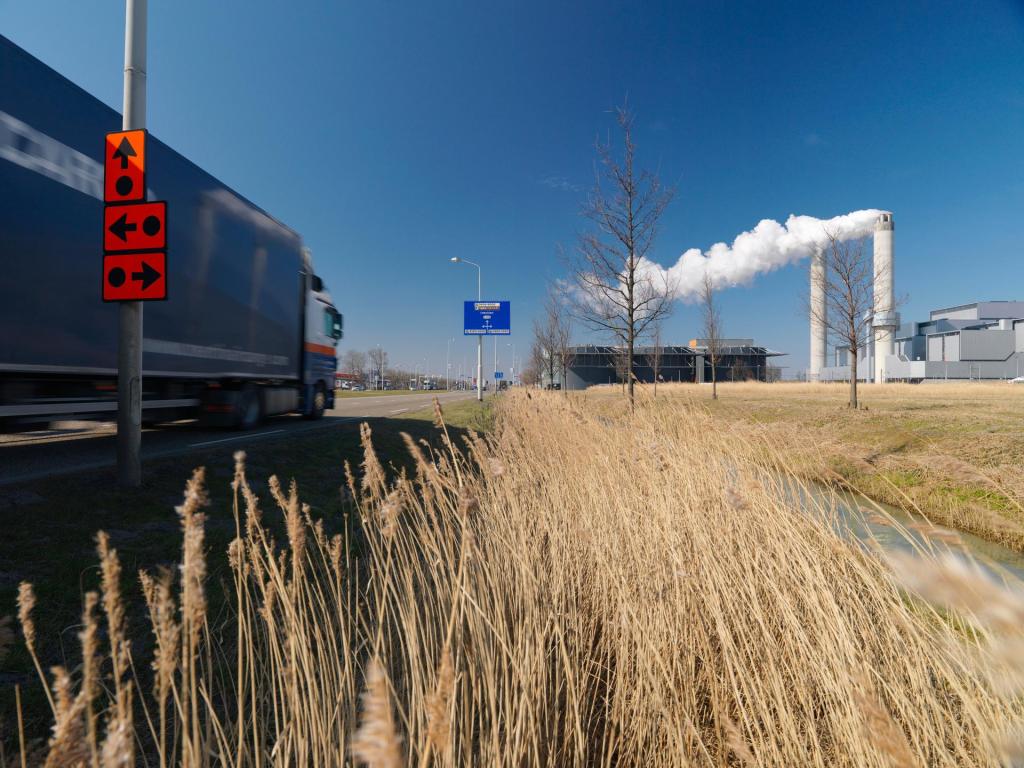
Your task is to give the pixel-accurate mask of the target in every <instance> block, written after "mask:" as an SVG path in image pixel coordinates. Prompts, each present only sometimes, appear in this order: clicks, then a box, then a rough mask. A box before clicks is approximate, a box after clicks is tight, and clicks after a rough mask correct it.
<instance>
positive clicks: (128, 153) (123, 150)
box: [111, 136, 135, 170]
mask: <svg viewBox="0 0 1024 768" xmlns="http://www.w3.org/2000/svg"><path fill="white" fill-rule="evenodd" d="M111 157H112V158H113V159H114V160H117V159H118V158H120V160H121V170H125V169H126V168H128V158H129V157H135V147H133V146H132V143H131V142H130V141H128V137H127V136H122V137H121V143H120V144H118V145H117V149H115V150H114V154H113V155H112V156H111Z"/></svg>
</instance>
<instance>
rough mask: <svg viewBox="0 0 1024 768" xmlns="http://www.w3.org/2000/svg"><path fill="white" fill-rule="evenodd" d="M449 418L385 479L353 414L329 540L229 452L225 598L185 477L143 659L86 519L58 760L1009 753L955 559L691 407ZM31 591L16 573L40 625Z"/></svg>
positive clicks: (520, 411) (705, 760)
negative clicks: (818, 504) (805, 496)
mask: <svg viewBox="0 0 1024 768" xmlns="http://www.w3.org/2000/svg"><path fill="white" fill-rule="evenodd" d="M438 416H439V429H440V433H439V435H440V437H439V443H438V447H437V449H436V450H434V449H431V448H430V447H429V446H426V445H424V444H419V443H416V442H414V441H413V440H412V439H411V438H409V439H407V440H406V443H407V446H406V447H407V449H408V451H409V452H410V454H411V455H412V457H413V459H414V461H415V470H414V471H413V472H411V473H409V474H408V475H401V476H399V477H398V478H397V479H395V480H393V481H389V480H388V476H387V472H386V469H385V466H384V464H383V463H382V461H381V459H380V458H379V457H378V456H377V455H376V453H375V451H374V448H373V444H372V436H371V434H370V431H369V429H368V428H367V427H366V426H365V425H364V426H363V432H362V437H363V445H364V452H365V455H364V461H363V463H362V466H361V467H359V468H356V469H353V468H349V467H346V476H347V481H346V483H347V486H348V489H347V494H348V495H350V496H351V497H352V498H353V499H354V500H355V501H354V504H353V507H352V519H351V520H350V521H349V524H347V525H344V526H342V530H343V531H344V533H341V534H337V535H333V536H331V535H328V533H326V532H325V531H326V530H327V529H326V528H325V526H324V523H323V521H319V520H316V519H314V518H313V516H312V515H311V513H310V510H309V509H308V507H305V506H304V505H303V504H302V502H301V499H300V497H299V492H298V489H296V488H295V487H294V485H292V486H290V487H288V488H287V489H286V488H284V487H283V486H281V485H280V484H279V483H278V482H277V481H276V480H272V481H271V482H270V484H269V490H270V496H271V498H270V499H269V500H262V499H258V498H256V496H255V494H254V492H253V490H252V487H251V485H250V484H249V482H248V479H247V477H246V474H245V466H244V457H243V456H242V455H239V457H238V463H237V467H236V474H235V479H234V488H235V492H236V516H237V517H236V519H237V532H238V535H237V538H236V539H235V541H234V542H233V543H232V544H231V547H230V550H229V552H228V556H229V560H230V574H231V579H230V581H231V584H230V589H229V593H230V603H231V605H232V613H233V615H232V616H231V617H230V618H229V619H224V618H223V617H218V618H216V619H215V618H214V617H212V616H211V615H210V613H209V604H210V600H209V595H208V594H207V591H208V590H209V589H211V585H210V581H209V578H208V576H207V571H208V565H207V562H206V556H207V554H208V553H207V552H206V551H205V547H204V542H203V525H204V518H203V508H204V504H205V492H204V488H203V475H202V472H197V473H196V475H195V476H194V477H193V478H192V479H191V480H190V482H189V484H188V486H187V489H186V493H185V498H184V501H183V503H182V505H181V506H180V507H179V509H178V514H179V518H180V521H181V525H182V552H181V562H180V567H179V569H178V570H177V571H176V572H172V571H164V572H159V573H155V574H140V580H141V585H142V590H143V592H144V596H145V601H146V604H147V606H148V612H149V619H150V625H151V632H152V639H151V641H150V643H149V645H150V647H151V648H152V651H151V652H149V653H147V654H146V655H145V657H142V656H141V655H139V654H137V653H136V652H135V651H134V650H133V648H132V643H131V642H130V641H129V639H128V638H127V637H126V635H125V632H124V626H125V623H126V617H125V612H124V606H125V600H126V598H125V596H124V595H123V594H121V592H120V588H119V580H118V579H117V578H116V577H117V573H118V571H119V568H120V566H119V561H118V556H117V553H116V552H115V551H114V550H113V549H111V547H110V545H109V542H108V541H107V539H106V538H105V537H103V536H102V535H101V536H100V537H99V540H98V543H99V547H98V552H99V556H100V559H101V565H102V573H103V583H102V594H100V595H91V596H89V597H88V598H87V601H86V607H85V611H84V614H83V625H84V628H83V630H82V633H81V640H82V646H83V649H84V657H83V661H82V664H81V666H80V668H79V669H78V670H77V671H75V672H74V674H72V672H71V671H69V670H66V669H56V670H54V671H53V673H52V675H50V676H49V680H50V684H51V686H52V688H53V697H52V702H53V703H52V706H53V709H54V727H53V735H52V738H51V741H50V744H49V759H48V764H50V765H72V764H74V765H90V766H92V765H102V766H113V765H124V766H127V765H134V764H136V761H138V760H140V759H141V758H142V757H145V758H146V762H147V764H148V765H154V766H156V765H159V766H161V767H163V766H170V765H181V766H209V765H228V766H243V765H244V766H278V765H280V766H334V765H344V764H349V763H360V764H367V765H370V766H397V765H415V766H427V765H457V766H469V765H474V766H475V765H488V766H490V765H495V766H501V765H507V766H524V765H549V766H611V765H635V766H676V765H678V766H690V765H706V766H739V765H747V766H755V765H756V766H880V767H881V766H894V765H899V766H913V765H934V766H954V765H994V764H997V763H998V761H999V760H1000V759H1001V756H1002V755H1003V754H1004V753H1005V749H1006V747H1005V744H1007V743H1008V741H1007V740H1008V737H1009V735H1010V733H1011V731H1012V730H1013V729H1014V728H1015V727H1016V726H1017V725H1019V723H1020V713H1019V708H1018V707H1017V706H1016V705H1015V704H1012V703H1010V702H1012V701H1013V696H1015V695H1016V690H1017V689H1016V688H1015V687H1011V688H1010V689H1007V688H1006V686H1003V687H1002V688H1000V687H999V686H998V685H997V682H1000V683H1001V682H1005V680H1007V679H1008V678H1007V677H1006V676H1005V674H1003V671H1002V670H1004V669H1005V668H1006V667H1007V666H1009V667H1012V666H1013V665H1014V663H1015V662H1014V659H1013V657H1012V654H1005V653H1003V654H1000V653H998V652H997V651H998V649H999V648H1002V647H1004V646H1002V645H999V643H1001V642H1004V640H1003V639H1001V637H1002V635H1007V634H1012V633H1013V626H1012V625H1013V622H1012V621H1008V622H1007V621H1004V622H1003V624H1000V625H998V626H997V627H996V628H995V629H992V628H991V627H990V626H988V625H987V624H986V623H985V621H984V619H985V616H984V615H983V612H980V611H976V610H973V609H974V608H975V607H976V606H975V605H974V604H972V603H970V602H969V601H968V602H966V603H965V607H964V608H963V609H962V610H963V612H964V616H965V618H957V616H959V615H960V614H957V613H956V612H955V609H957V608H958V606H957V605H956V602H957V601H956V599H955V598H956V597H957V595H960V594H967V593H968V592H969V591H970V589H971V587H970V583H971V582H970V579H966V578H965V579H964V580H963V584H966V586H963V584H961V586H959V587H958V586H957V582H956V580H955V579H949V580H947V582H948V583H949V584H951V585H952V586H951V587H950V588H949V589H947V590H946V591H945V592H943V594H942V598H943V600H944V605H943V607H942V609H941V610H939V609H933V608H931V607H930V606H929V605H928V604H926V603H924V602H922V601H920V600H918V599H916V598H912V597H909V596H908V595H907V594H906V593H905V592H904V591H903V590H902V589H901V587H900V586H898V584H897V583H896V582H894V580H893V578H892V574H891V573H890V571H889V570H888V569H887V568H886V566H885V565H884V564H883V562H882V561H881V560H880V559H879V558H876V557H874V556H873V555H871V554H870V553H868V552H865V551H864V550H863V549H862V548H859V547H857V546H855V545H852V544H850V543H848V542H846V541H844V540H843V539H842V538H841V537H840V536H839V535H837V534H836V533H835V532H834V531H833V529H832V528H831V527H830V525H829V523H828V520H827V519H826V517H827V510H825V509H822V510H818V511H815V510H810V511H809V512H808V511H806V510H801V509H799V508H797V507H795V506H794V505H793V503H792V502H791V501H787V497H786V495H785V494H783V493H782V489H781V487H780V485H779V481H778V477H777V475H775V474H773V473H772V472H771V471H769V470H766V469H763V468H761V467H759V466H758V465H757V464H755V463H753V462H750V461H749V460H748V459H747V457H746V454H744V453H743V452H742V451H741V450H738V448H737V446H736V441H735V438H734V436H732V435H729V434H722V433H720V432H718V431H716V428H715V425H714V424H713V422H711V421H710V420H709V419H707V418H705V417H703V416H701V415H700V414H699V413H697V412H695V411H694V410H693V409H685V410H684V409H680V408H679V407H678V404H676V405H673V404H672V402H671V401H669V400H662V401H660V402H651V401H649V400H643V399H642V400H641V402H640V403H639V405H638V407H637V409H636V412H635V413H632V414H630V413H628V412H626V411H625V410H624V409H620V412H615V410H614V409H609V408H605V409H603V412H602V413H600V414H596V413H595V412H594V411H593V410H592V409H591V408H590V407H589V405H588V402H587V401H586V400H585V399H576V398H569V397H563V396H560V395H557V394H555V395H539V394H525V393H511V394H509V395H507V396H505V397H504V398H503V401H502V404H501V406H500V408H499V414H498V419H497V427H496V431H495V433H494V434H493V435H492V436H491V437H489V438H487V439H483V438H480V437H477V436H475V435H471V436H470V437H469V438H468V439H467V440H466V441H465V444H464V445H463V444H456V442H455V441H454V440H452V439H450V437H449V435H448V432H447V430H446V429H445V427H444V425H443V422H442V421H441V420H440V411H439V412H438ZM268 501H269V503H267V502H268ZM271 516H274V518H281V519H283V523H284V525H283V530H284V531H285V533H284V539H283V540H282V541H280V542H278V541H275V539H274V536H273V534H272V532H271V531H272V530H273V529H274V526H273V525H271V521H270V518H271ZM906 567H908V568H910V570H911V572H912V573H919V571H918V570H915V569H916V568H917V566H906ZM971 578H978V579H980V578H981V577H980V576H971ZM925 583H931V582H929V581H928V580H926V581H925ZM999 594H1000V595H1003V593H999ZM1007 595H1008V596H1005V600H1006V601H1007V604H1008V605H1010V606H1011V608H1008V609H1006V610H1011V611H1012V610H1013V608H1012V606H1018V608H1017V609H1018V610H1019V602H1014V601H1015V600H1017V598H1016V597H1015V596H1013V595H1012V594H1009V593H1007ZM947 598H949V599H947ZM33 604H34V597H33V595H32V591H31V588H30V587H28V586H27V585H26V586H24V587H23V589H22V610H21V614H20V615H21V619H22V624H23V626H24V627H25V629H26V637H27V638H28V639H30V640H32V639H34V638H33V635H32V610H33V608H34V605H33ZM950 604H952V608H953V609H954V612H950V611H949V609H950ZM97 609H98V610H97ZM98 612H102V615H103V618H102V620H101V619H100V617H99V615H98ZM1005 613H1006V611H1003V612H1002V613H1000V614H999V615H1001V616H1003V617H1004V618H1005ZM979 615H980V616H981V621H980V624H975V623H971V621H969V619H970V618H972V617H973V618H977V617H978V616H979ZM1013 615H1015V614H1012V613H1011V618H1012V616H1013ZM1022 615H1024V614H1022ZM101 637H102V638H103V640H102V643H101V640H100V638H101ZM1007 642H1008V641H1007ZM101 645H102V649H101V648H100V646H101ZM31 648H32V646H31V645H30V650H31ZM147 669H148V671H147Z"/></svg>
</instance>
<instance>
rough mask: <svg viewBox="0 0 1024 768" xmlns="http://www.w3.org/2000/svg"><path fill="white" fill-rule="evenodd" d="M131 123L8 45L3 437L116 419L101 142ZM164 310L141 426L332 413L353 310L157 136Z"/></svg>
mask: <svg viewBox="0 0 1024 768" xmlns="http://www.w3.org/2000/svg"><path fill="white" fill-rule="evenodd" d="M120 128H121V115H120V114H119V113H118V112H117V111H115V110H113V109H111V108H110V107H108V106H106V105H105V104H103V103H102V102H101V101H99V100H98V99H96V98H94V97H93V96H91V95H90V94H88V93H87V92H86V91H84V90H82V89H81V88H79V87H78V86H76V85H75V84H74V83H72V82H71V81H69V80H68V79H66V78H65V77H63V76H62V75H60V74H59V73H57V72H56V71H54V70H53V69H51V68H50V67H48V66H46V65H45V64H43V63H42V62H40V61H39V60H38V59H36V58H34V57H33V56H31V55H30V54H28V53H27V52H25V51H24V50H22V49H21V48H19V47H18V46H16V45H15V44H14V43H12V42H11V41H9V40H7V39H6V38H4V37H3V36H0V263H2V265H3V272H2V273H0V429H4V428H7V429H12V428H22V427H23V425H27V424H38V423H40V422H48V421H52V420H56V419H71V418H74V419H80V418H86V419H95V418H100V419H103V418H106V419H110V418H113V417H114V416H115V414H116V411H117V343H118V307H117V305H116V304H115V303H104V302H103V301H102V299H101V288H102V279H103V277H102V262H103V256H102V253H103V251H102V248H103V245H102V242H103V240H102V234H103V232H102V228H103V159H104V158H103V148H104V136H105V134H107V133H108V132H111V131H117V130H120ZM146 153H147V170H146V184H147V189H146V199H147V200H165V201H167V210H168V215H167V288H168V291H167V292H168V298H167V300H166V301H153V302H146V303H145V304H144V307H143V342H142V388H143V392H142V409H143V422H144V423H155V422H159V421H168V420H172V419H179V418H189V417H200V418H202V419H203V420H205V421H206V422H207V423H210V424H217V425H225V426H235V427H240V428H250V427H253V426H255V425H256V424H257V423H259V421H260V420H261V419H262V417H264V416H269V415H273V414H280V413H289V412H300V413H302V414H303V415H305V416H307V417H309V418H319V417H320V416H322V415H323V412H324V410H325V409H327V408H330V407H332V406H333V404H334V373H335V368H336V364H335V350H336V347H337V344H338V340H339V339H340V338H341V337H342V316H341V314H340V313H339V312H338V310H337V309H336V308H335V306H334V304H333V302H332V301H331V297H330V295H329V294H328V292H327V290H326V288H325V287H324V284H323V281H322V280H321V279H320V277H318V276H317V275H316V274H315V272H314V270H313V261H312V256H311V255H310V252H309V250H308V249H306V248H305V247H304V246H303V242H302V238H301V237H300V236H299V235H298V234H297V233H296V232H294V231H292V230H291V229H289V228H288V227H286V226H285V225H284V224H282V223H281V222H279V221H278V220H276V219H275V218H273V217H272V216H270V215H269V214H267V213H266V212H265V211H263V210H262V209H260V208H259V207H257V206H256V205H253V204H252V203H251V202H249V201H248V200H247V199H245V198H244V197H243V196H242V195H240V194H238V193H237V192H235V191H234V190H232V189H230V188H229V187H227V186H225V185H224V184H222V183H220V182H219V181H218V180H217V179H215V178H214V177H213V176H211V175H210V174H209V173H207V172H206V171H204V170H203V169H202V168H200V167H198V166H197V165H195V164H194V163H192V162H190V161H189V160H188V159H186V158H185V157H183V156H182V155H180V154H178V153H177V152H175V151H174V150H173V149H171V148H170V147H168V146H167V145H166V144H164V143H162V142H161V141H159V140H158V139H157V138H156V137H155V136H153V135H152V134H150V135H149V136H148V139H147V146H146Z"/></svg>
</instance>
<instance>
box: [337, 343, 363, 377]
mask: <svg viewBox="0 0 1024 768" xmlns="http://www.w3.org/2000/svg"><path fill="white" fill-rule="evenodd" d="M341 367H342V371H343V373H354V374H356V375H358V376H359V378H360V379H362V378H363V377H364V376H365V375H366V353H365V352H360V351H359V350H358V349H350V350H348V351H346V352H345V355H344V356H343V357H342V358H341Z"/></svg>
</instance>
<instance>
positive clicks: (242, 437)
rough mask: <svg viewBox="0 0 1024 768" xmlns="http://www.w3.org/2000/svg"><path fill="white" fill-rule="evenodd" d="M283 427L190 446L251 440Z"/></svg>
mask: <svg viewBox="0 0 1024 768" xmlns="http://www.w3.org/2000/svg"><path fill="white" fill-rule="evenodd" d="M284 431H285V430H283V429H271V430H270V431H269V432H255V433H253V434H246V435H236V436H234V437H222V438H221V439H220V440H206V441H205V442H202V443H192V444H191V445H189V448H199V447H201V446H204V445H216V444H217V443H227V442H230V441H232V440H251V439H252V438H254V437H263V436H264V435H273V434H276V433H278V432H284Z"/></svg>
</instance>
